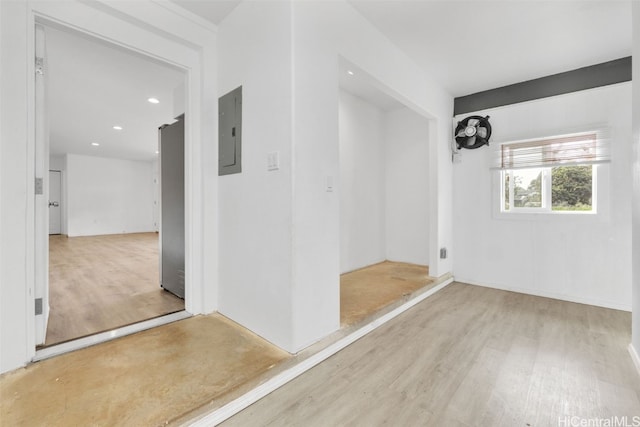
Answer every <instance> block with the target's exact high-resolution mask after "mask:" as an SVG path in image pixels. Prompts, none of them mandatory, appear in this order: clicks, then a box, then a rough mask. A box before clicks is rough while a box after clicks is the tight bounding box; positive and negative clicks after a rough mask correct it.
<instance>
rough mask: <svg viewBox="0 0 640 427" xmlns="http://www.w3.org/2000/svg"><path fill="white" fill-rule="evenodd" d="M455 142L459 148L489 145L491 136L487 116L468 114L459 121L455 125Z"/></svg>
mask: <svg viewBox="0 0 640 427" xmlns="http://www.w3.org/2000/svg"><path fill="white" fill-rule="evenodd" d="M455 135H456V144H457V145H458V149H460V148H470V149H473V148H479V147H482V146H483V145H489V138H490V137H491V124H490V123H489V116H486V117H481V116H469V117H467V118H466V119H464V120H462V121H459V122H458V126H456V131H455Z"/></svg>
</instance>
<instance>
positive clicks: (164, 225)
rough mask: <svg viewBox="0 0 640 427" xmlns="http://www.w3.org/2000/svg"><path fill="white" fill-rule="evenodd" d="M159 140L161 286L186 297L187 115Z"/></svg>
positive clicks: (168, 127) (166, 128) (162, 130)
mask: <svg viewBox="0 0 640 427" xmlns="http://www.w3.org/2000/svg"><path fill="white" fill-rule="evenodd" d="M159 139H160V141H159V145H160V286H162V287H163V288H164V289H165V290H167V291H169V292H171V293H172V294H174V295H176V296H178V297H180V298H184V284H185V275H184V115H183V116H180V117H178V121H177V122H175V123H174V124H172V125H164V126H162V127H161V128H160V131H159Z"/></svg>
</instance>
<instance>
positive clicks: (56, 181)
mask: <svg viewBox="0 0 640 427" xmlns="http://www.w3.org/2000/svg"><path fill="white" fill-rule="evenodd" d="M61 189H62V173H61V172H60V171H49V234H60V233H61V232H62V216H61V207H60V203H61V202H60V200H61V199H62V197H61V194H62V191H61Z"/></svg>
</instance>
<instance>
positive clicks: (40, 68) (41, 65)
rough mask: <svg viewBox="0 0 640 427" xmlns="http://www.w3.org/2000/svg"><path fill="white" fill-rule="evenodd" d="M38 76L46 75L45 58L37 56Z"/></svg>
mask: <svg viewBox="0 0 640 427" xmlns="http://www.w3.org/2000/svg"><path fill="white" fill-rule="evenodd" d="M36 74H40V75H41V76H42V75H44V58H41V57H39V56H36Z"/></svg>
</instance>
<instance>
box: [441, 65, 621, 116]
mask: <svg viewBox="0 0 640 427" xmlns="http://www.w3.org/2000/svg"><path fill="white" fill-rule="evenodd" d="M628 81H631V57H630V56H628V57H626V58H620V59H616V60H613V61H609V62H603V63H601V64H596V65H591V66H589V67H584V68H578V69H577V70H572V71H567V72H564V73H559V74H553V75H551V76H547V77H541V78H539V79H534V80H529V81H526V82H522V83H516V84H512V85H509V86H503V87H499V88H496V89H491V90H485V91H483V92H478V93H474V94H471V95H466V96H461V97H458V98H455V99H454V104H453V115H454V116H456V115H458V114H465V113H470V112H474V111H481V110H485V109H487V108H495V107H501V106H503V105H510V104H517V103H519V102H525V101H532V100H535V99H540V98H547V97H549V96H556V95H562V94H565V93H571V92H578V91H581V90H585V89H593V88H596V87H600V86H607V85H612V84H616V83H622V82H628Z"/></svg>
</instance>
